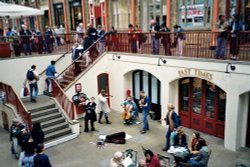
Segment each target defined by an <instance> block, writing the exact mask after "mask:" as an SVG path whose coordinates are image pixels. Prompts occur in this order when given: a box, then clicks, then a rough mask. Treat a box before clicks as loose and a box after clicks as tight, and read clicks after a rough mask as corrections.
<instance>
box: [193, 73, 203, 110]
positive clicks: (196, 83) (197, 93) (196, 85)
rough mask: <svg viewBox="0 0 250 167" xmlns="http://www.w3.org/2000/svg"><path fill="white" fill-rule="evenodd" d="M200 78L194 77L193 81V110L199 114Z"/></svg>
mask: <svg viewBox="0 0 250 167" xmlns="http://www.w3.org/2000/svg"><path fill="white" fill-rule="evenodd" d="M201 83H202V80H201V79H199V78H194V81H193V112H194V113H196V114H201V91H202V89H201V86H202V84H201Z"/></svg>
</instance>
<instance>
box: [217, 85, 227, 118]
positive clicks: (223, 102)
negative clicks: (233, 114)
mask: <svg viewBox="0 0 250 167" xmlns="http://www.w3.org/2000/svg"><path fill="white" fill-rule="evenodd" d="M226 97H227V94H226V93H225V92H224V91H223V90H219V113H218V120H219V121H223V122H224V121H225V113H226Z"/></svg>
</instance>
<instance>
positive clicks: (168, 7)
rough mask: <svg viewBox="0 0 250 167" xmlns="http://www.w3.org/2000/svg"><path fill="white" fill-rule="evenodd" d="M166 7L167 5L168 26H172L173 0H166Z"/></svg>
mask: <svg viewBox="0 0 250 167" xmlns="http://www.w3.org/2000/svg"><path fill="white" fill-rule="evenodd" d="M166 4H167V5H166V7H167V22H166V26H167V27H168V28H170V27H171V0H166Z"/></svg>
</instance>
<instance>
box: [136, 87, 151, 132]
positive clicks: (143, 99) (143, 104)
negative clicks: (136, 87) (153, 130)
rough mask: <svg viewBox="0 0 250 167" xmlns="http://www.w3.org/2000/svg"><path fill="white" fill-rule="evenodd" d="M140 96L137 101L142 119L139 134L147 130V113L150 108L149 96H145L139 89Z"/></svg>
mask: <svg viewBox="0 0 250 167" xmlns="http://www.w3.org/2000/svg"><path fill="white" fill-rule="evenodd" d="M140 97H141V100H140V101H139V106H140V107H141V108H142V120H143V126H142V130H141V131H140V132H141V134H144V133H146V131H147V130H149V124H148V115H149V111H150V109H151V102H150V99H149V97H148V96H146V94H145V92H144V91H140Z"/></svg>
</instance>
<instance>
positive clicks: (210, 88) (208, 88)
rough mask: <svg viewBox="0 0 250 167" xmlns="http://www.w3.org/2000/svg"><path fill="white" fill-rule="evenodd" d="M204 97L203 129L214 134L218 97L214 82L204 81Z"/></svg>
mask: <svg viewBox="0 0 250 167" xmlns="http://www.w3.org/2000/svg"><path fill="white" fill-rule="evenodd" d="M204 82H205V83H204V89H205V99H204V105H203V106H204V121H203V126H202V128H203V131H204V132H206V133H208V134H212V135H214V134H215V129H216V128H215V126H216V124H215V113H216V111H215V110H217V107H216V106H217V104H218V98H217V88H216V86H215V85H214V84H212V83H210V82H208V81H204Z"/></svg>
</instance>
